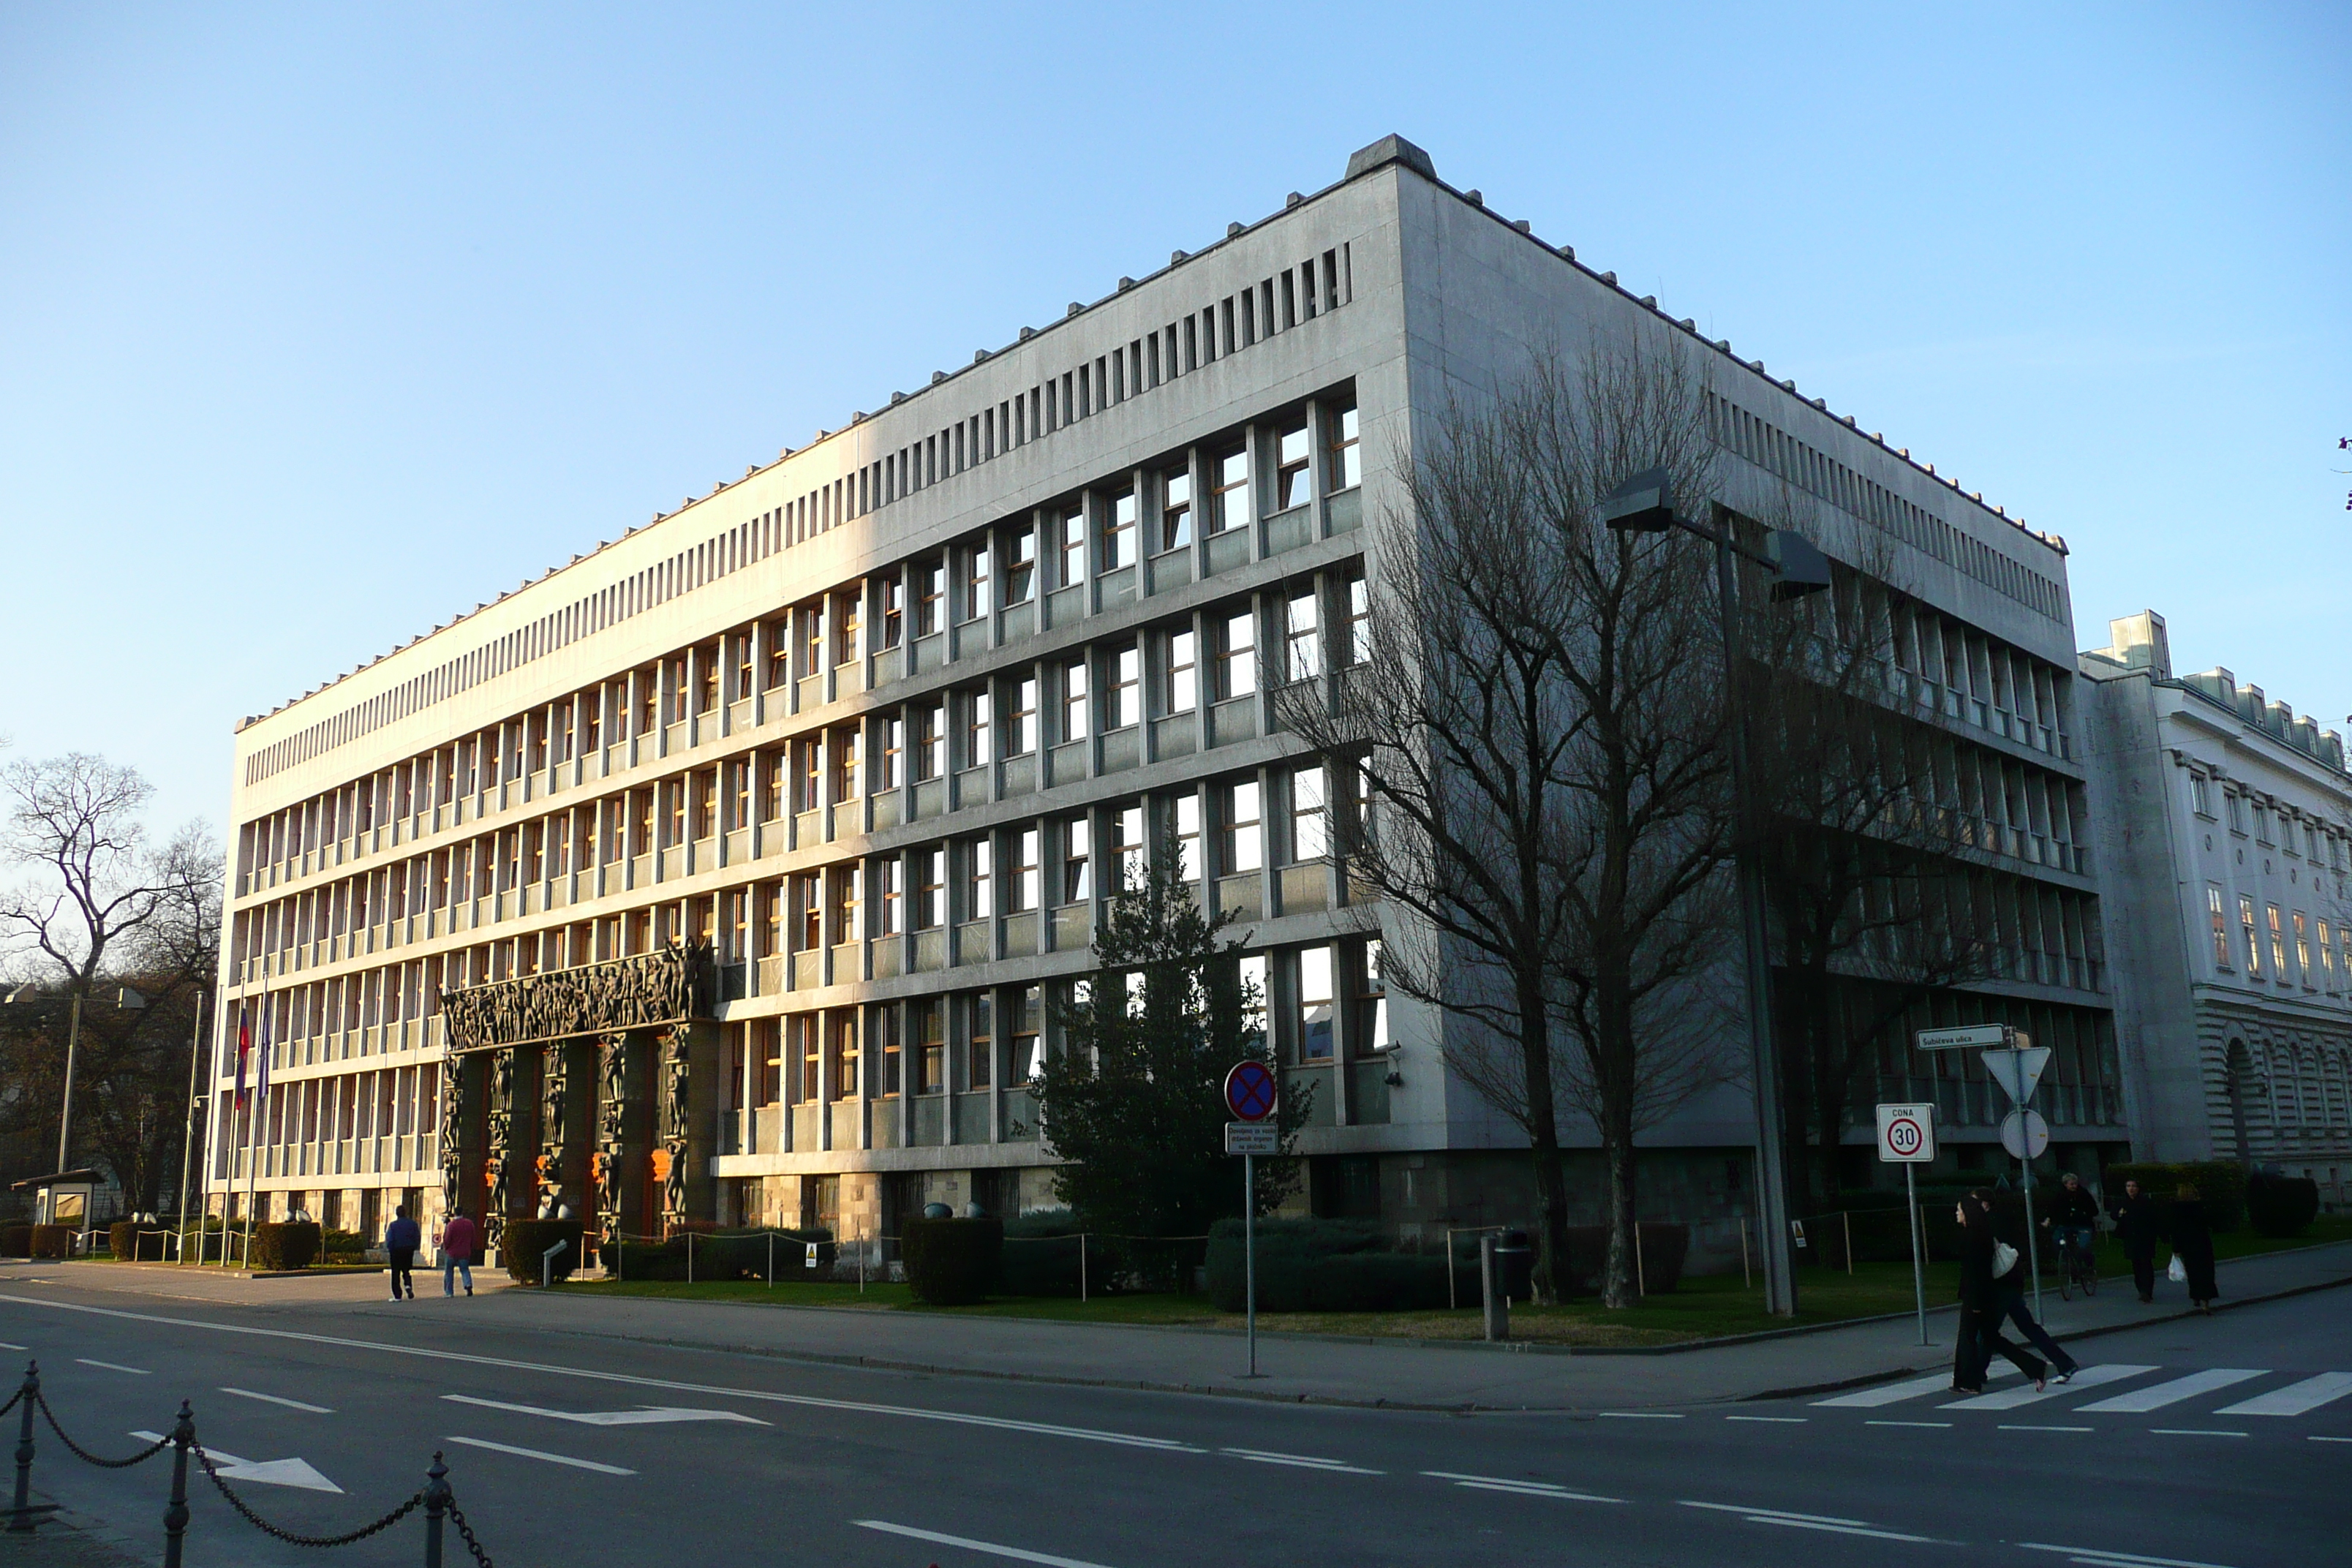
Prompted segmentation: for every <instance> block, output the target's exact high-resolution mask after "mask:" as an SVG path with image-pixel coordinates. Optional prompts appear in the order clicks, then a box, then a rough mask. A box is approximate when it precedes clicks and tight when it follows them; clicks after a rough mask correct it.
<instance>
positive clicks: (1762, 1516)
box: [1748, 1513, 1936, 1546]
mask: <svg viewBox="0 0 2352 1568" xmlns="http://www.w3.org/2000/svg"><path fill="white" fill-rule="evenodd" d="M1748 1523H1750V1524H1778V1525H1783V1526H1785V1527H1787V1528H1788V1529H1790V1530H1826V1531H1829V1532H1830V1533H1831V1534H1832V1535H1867V1536H1869V1537H1870V1538H1871V1539H1872V1540H1874V1541H1916V1542H1920V1543H1921V1544H1922V1545H1930V1546H1932V1545H1933V1544H1935V1541H1936V1538H1935V1537H1934V1536H1932V1535H1906V1534H1905V1533H1904V1532H1903V1531H1899V1530H1873V1529H1872V1528H1871V1527H1870V1526H1868V1525H1866V1524H1821V1523H1817V1522H1815V1521H1812V1520H1810V1519H1781V1518H1779V1517H1777V1516H1776V1515H1773V1514H1769V1513H1751V1514H1749V1515H1748Z"/></svg>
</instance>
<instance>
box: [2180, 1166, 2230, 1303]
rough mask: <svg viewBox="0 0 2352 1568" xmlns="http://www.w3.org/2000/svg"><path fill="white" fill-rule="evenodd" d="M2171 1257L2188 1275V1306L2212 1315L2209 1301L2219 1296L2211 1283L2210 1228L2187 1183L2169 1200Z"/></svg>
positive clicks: (2193, 1188)
mask: <svg viewBox="0 0 2352 1568" xmlns="http://www.w3.org/2000/svg"><path fill="white" fill-rule="evenodd" d="M2172 1256H2173V1257H2175V1258H2179V1259H2180V1267H2181V1268H2182V1270H2183V1271H2184V1272H2186V1273H2187V1274H2188V1276H2189V1305H2190V1306H2192V1307H2194V1308H2196V1309H2197V1310H2199V1311H2200V1312H2202V1313H2204V1314H2205V1315H2206V1316H2208V1317H2210V1316H2212V1314H2213V1299H2214V1298H2215V1297H2217V1296H2219V1295H2220V1294H2221V1289H2220V1288H2219V1287H2217V1286H2216V1285H2215V1284H2214V1283H2213V1229H2212V1226H2210V1224H2209V1223H2208V1222H2207V1221H2206V1218H2205V1200H2204V1199H2203V1198H2202V1197H2201V1196H2200V1195H2199V1194H2198V1191H2197V1188H2196V1186H2195V1185H2194V1184H2192V1183H2189V1182H2183V1183H2181V1184H2180V1190H2179V1193H2178V1194H2175V1195H2174V1197H2173V1200H2172Z"/></svg>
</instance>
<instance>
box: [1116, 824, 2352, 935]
mask: <svg viewBox="0 0 2352 1568" xmlns="http://www.w3.org/2000/svg"><path fill="white" fill-rule="evenodd" d="M1108 870H1109V872H1110V885H1109V887H1108V889H1105V890H1106V891H1107V892H1111V893H1118V892H1120V891H1123V890H1124V889H1127V888H1129V887H1130V886H1132V885H1133V884H1134V882H1135V881H1136V879H1138V878H1139V876H1140V875H1141V874H1142V870H1143V807H1141V806H1139V805H1124V806H1120V807H1118V809H1117V810H1115V811H1113V812H1112V813H1111V814H1110V864H1109V867H1108ZM2347 940H2352V938H2347Z"/></svg>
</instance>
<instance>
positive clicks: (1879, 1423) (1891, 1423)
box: [1863, 1421, 1951, 1431]
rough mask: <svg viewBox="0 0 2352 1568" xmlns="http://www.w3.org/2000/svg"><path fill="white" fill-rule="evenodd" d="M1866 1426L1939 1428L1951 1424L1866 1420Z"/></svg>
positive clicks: (1943, 1422) (1941, 1422) (1946, 1422)
mask: <svg viewBox="0 0 2352 1568" xmlns="http://www.w3.org/2000/svg"><path fill="white" fill-rule="evenodd" d="M1863 1425H1864V1426H1933V1427H1935V1428H1937V1430H1939V1431H1940V1430H1942V1429H1943V1428H1945V1427H1948V1426H1951V1423H1950V1422H1948V1421H1865V1422H1864V1423H1863Z"/></svg>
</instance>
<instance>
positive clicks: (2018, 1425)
mask: <svg viewBox="0 0 2352 1568" xmlns="http://www.w3.org/2000/svg"><path fill="white" fill-rule="evenodd" d="M2000 1429H2001V1430H2002V1431H2004V1432H2095V1431H2097V1430H2098V1428H2097V1427H2096V1426H2039V1425H2036V1424H2035V1423H2033V1422H2031V1421H2014V1422H2012V1421H2004V1422H2002V1423H2001V1424H2000Z"/></svg>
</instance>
